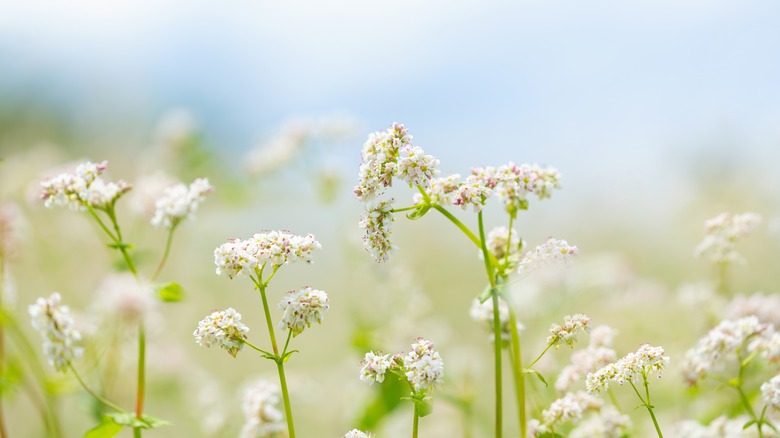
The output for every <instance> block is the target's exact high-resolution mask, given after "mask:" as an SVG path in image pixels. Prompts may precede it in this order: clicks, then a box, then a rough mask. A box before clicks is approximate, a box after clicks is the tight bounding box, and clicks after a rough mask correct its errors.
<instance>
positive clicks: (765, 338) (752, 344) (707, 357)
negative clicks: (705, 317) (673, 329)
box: [682, 316, 780, 385]
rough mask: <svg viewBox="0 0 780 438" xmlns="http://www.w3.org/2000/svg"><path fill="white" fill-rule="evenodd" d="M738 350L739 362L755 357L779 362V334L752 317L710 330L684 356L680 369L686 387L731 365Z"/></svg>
mask: <svg viewBox="0 0 780 438" xmlns="http://www.w3.org/2000/svg"><path fill="white" fill-rule="evenodd" d="M738 349H739V350H740V351H741V355H742V358H743V359H744V358H745V357H747V356H749V355H751V354H753V353H759V354H760V355H761V356H763V357H764V358H765V359H767V360H769V361H770V362H777V361H778V360H780V334H778V333H776V332H775V330H774V326H772V325H771V324H763V323H761V322H760V321H759V320H758V318H757V317H756V316H747V317H745V318H740V319H737V320H725V321H722V322H721V323H720V324H718V325H717V326H716V327H715V328H713V329H712V330H710V331H709V332H708V333H707V335H706V336H704V337H703V338H702V339H700V340H699V342H697V344H696V346H695V347H693V348H692V349H690V350H688V351H687V352H686V353H685V358H684V359H683V364H682V369H683V373H684V375H685V378H686V380H687V381H688V383H689V384H691V385H695V384H697V383H698V382H699V381H700V380H702V379H704V378H705V377H707V375H709V374H711V373H716V372H719V371H721V370H723V369H724V367H725V366H726V365H727V364H729V363H735V362H736V361H737V360H738V358H737V351H738Z"/></svg>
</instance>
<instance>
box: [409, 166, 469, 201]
mask: <svg viewBox="0 0 780 438" xmlns="http://www.w3.org/2000/svg"><path fill="white" fill-rule="evenodd" d="M459 186H460V175H458V174H457V173H456V174H453V175H450V176H447V177H443V178H434V179H432V180H431V181H430V184H429V185H428V188H427V189H425V193H426V194H427V195H428V198H429V199H430V202H431V204H439V205H442V206H448V205H452V203H453V202H454V198H453V197H454V195H455V194H456V192H457V190H458V188H459ZM422 202H423V196H422V194H421V193H415V194H414V203H415V204H421V203H422Z"/></svg>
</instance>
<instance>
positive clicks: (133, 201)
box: [127, 171, 177, 219]
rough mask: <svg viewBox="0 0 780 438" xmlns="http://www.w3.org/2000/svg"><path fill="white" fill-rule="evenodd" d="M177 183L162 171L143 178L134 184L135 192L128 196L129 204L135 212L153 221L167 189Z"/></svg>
mask: <svg viewBox="0 0 780 438" xmlns="http://www.w3.org/2000/svg"><path fill="white" fill-rule="evenodd" d="M176 183H177V181H176V179H174V178H173V177H171V176H170V175H168V174H166V173H165V172H162V171H159V172H156V173H153V174H150V175H145V176H142V177H140V178H138V180H137V181H136V182H135V183H134V184H133V191H132V192H130V194H129V195H128V197H127V198H128V199H127V202H128V204H129V205H130V208H131V209H132V210H133V212H135V213H136V214H138V215H140V216H144V217H148V218H149V219H151V218H152V217H153V216H154V214H155V211H156V210H157V201H158V200H159V199H160V198H161V197H162V196H163V194H164V193H165V189H167V188H169V187H172V186H174V185H176Z"/></svg>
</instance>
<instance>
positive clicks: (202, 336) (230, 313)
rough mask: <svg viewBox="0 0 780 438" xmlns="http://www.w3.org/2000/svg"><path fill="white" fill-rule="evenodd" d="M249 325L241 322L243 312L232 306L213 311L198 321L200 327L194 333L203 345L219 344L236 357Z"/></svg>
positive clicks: (198, 342) (196, 340)
mask: <svg viewBox="0 0 780 438" xmlns="http://www.w3.org/2000/svg"><path fill="white" fill-rule="evenodd" d="M247 332H249V327H247V326H246V325H244V324H243V323H242V322H241V314H240V313H238V312H236V310H235V309H233V308H232V307H230V308H228V309H226V310H222V311H217V312H213V313H212V314H211V315H209V316H207V317H205V318H203V319H202V320H201V321H200V322H198V328H197V329H195V331H194V332H193V333H192V335H193V336H195V342H196V343H197V344H198V345H201V346H203V347H211V346H212V345H217V346H219V347H222V348H224V349H225V350H227V352H228V353H230V355H231V356H233V357H236V355H237V354H238V352H239V351H241V348H242V347H243V346H244V342H243V340H244V339H246V333H247Z"/></svg>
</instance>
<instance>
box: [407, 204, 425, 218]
mask: <svg viewBox="0 0 780 438" xmlns="http://www.w3.org/2000/svg"><path fill="white" fill-rule="evenodd" d="M430 209H431V205H430V204H423V205H421V206H419V207H418V208H417V209H416V210H414V211H413V212H411V213H409V214H407V215H406V217H407V218H408V219H411V220H417V219H420V218H421V217H423V216H425V213H428V210H430Z"/></svg>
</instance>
